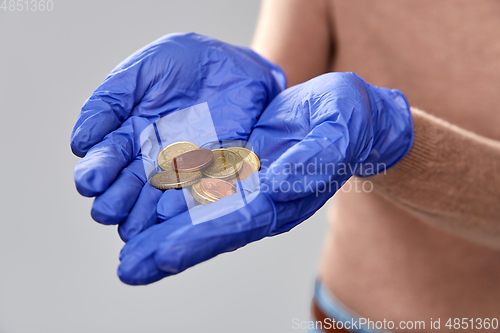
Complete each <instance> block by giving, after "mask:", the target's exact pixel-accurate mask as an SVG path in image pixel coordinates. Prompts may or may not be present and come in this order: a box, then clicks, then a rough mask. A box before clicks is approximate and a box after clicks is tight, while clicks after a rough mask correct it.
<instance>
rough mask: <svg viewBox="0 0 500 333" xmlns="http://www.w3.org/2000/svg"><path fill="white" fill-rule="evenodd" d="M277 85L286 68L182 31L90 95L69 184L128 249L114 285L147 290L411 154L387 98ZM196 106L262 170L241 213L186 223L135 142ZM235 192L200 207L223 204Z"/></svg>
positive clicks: (325, 85) (355, 82)
mask: <svg viewBox="0 0 500 333" xmlns="http://www.w3.org/2000/svg"><path fill="white" fill-rule="evenodd" d="M285 88H286V78H285V74H284V72H283V71H282V70H281V69H280V68H279V67H278V66H276V65H274V64H272V63H270V62H269V61H267V60H266V59H264V58H262V57H261V56H259V55H257V54H256V53H254V52H253V51H251V50H250V49H248V48H244V47H239V46H234V45H230V44H227V43H223V42H220V41H218V40H215V39H212V38H209V37H205V36H201V35H197V34H194V33H190V34H170V35H167V36H164V37H162V38H160V39H158V40H156V41H155V42H153V43H151V44H149V45H147V46H146V47H144V48H142V49H140V50H138V51H137V52H135V53H134V54H132V55H131V56H130V57H128V58H127V59H125V60H124V61H123V62H122V63H121V64H119V65H118V66H117V67H116V68H115V69H114V70H113V71H112V72H111V73H110V74H109V75H108V76H107V77H106V79H105V80H104V82H103V83H102V84H101V86H99V87H98V88H97V89H96V90H95V91H94V93H93V94H92V96H91V97H90V98H89V99H88V100H87V101H86V102H85V104H84V106H83V107H82V111H81V113H80V115H79V118H78V120H77V122H76V125H75V127H74V130H73V132H72V135H71V149H72V151H73V153H74V154H75V155H77V156H79V157H82V159H81V160H80V161H79V163H78V164H77V165H76V167H75V171H74V177H75V183H76V188H77V190H78V192H79V193H80V194H82V195H83V196H86V197H95V200H94V203H93V206H92V212H91V214H92V217H93V218H94V219H95V220H96V221H97V222H100V223H103V224H110V225H111V224H113V225H118V232H119V234H120V237H121V238H122V239H123V240H124V241H125V242H126V244H125V246H124V247H123V249H122V251H121V253H120V261H121V263H120V266H119V268H118V276H119V278H120V279H121V280H122V281H123V282H124V283H127V284H131V285H142V284H148V283H152V282H155V281H157V280H159V279H162V278H163V277H166V276H169V275H173V274H177V273H179V272H182V271H183V270H185V269H187V268H189V267H191V266H193V265H196V264H198V263H200V262H202V261H205V260H208V259H210V258H212V257H214V256H216V255H218V254H220V253H224V252H229V251H234V250H236V249H237V248H239V247H242V246H244V245H246V244H248V243H250V242H253V241H256V240H259V239H261V238H263V237H267V236H273V235H277V234H280V233H282V232H286V231H288V230H290V229H291V228H293V227H294V226H296V225H298V224H299V223H301V222H302V221H304V220H306V219H307V218H309V217H310V216H311V215H313V214H314V213H315V212H316V211H317V210H318V209H319V208H320V207H321V206H323V205H324V204H325V202H326V201H327V200H328V199H329V198H330V197H331V196H332V195H334V194H335V192H336V191H337V190H338V189H339V188H340V186H342V184H343V183H345V182H346V181H347V180H348V179H349V178H350V177H351V176H352V175H357V176H370V175H373V174H376V173H377V172H379V171H380V166H381V165H382V166H384V167H385V168H389V167H391V166H393V165H394V164H396V163H398V162H399V161H400V160H401V159H402V158H403V157H404V156H405V155H406V154H407V153H408V151H409V150H410V148H411V145H412V142H413V126H412V118H411V114H410V110H409V106H408V103H407V102H406V99H405V97H404V95H403V94H402V93H401V92H399V91H397V90H389V89H386V88H379V87H375V86H372V85H370V84H368V83H366V82H364V81H363V80H362V79H361V78H360V77H359V76H357V75H356V74H353V73H328V74H324V75H321V76H318V77H316V78H314V79H312V80H309V81H307V82H304V83H302V84H299V85H296V86H293V87H291V88H288V89H285ZM200 103H208V108H209V110H210V116H211V118H212V121H213V124H214V127H215V130H216V132H217V135H218V138H219V140H244V141H248V142H249V143H250V144H251V145H252V147H253V149H254V151H255V152H256V153H257V155H258V156H259V157H260V158H261V161H262V169H261V171H259V173H258V180H259V181H258V182H257V185H255V182H254V184H253V187H252V185H249V186H246V187H245V186H242V187H243V188H246V190H249V189H250V190H249V192H248V193H249V194H248V195H249V198H251V200H248V202H247V203H246V205H244V206H243V207H241V208H239V209H236V210H234V211H231V212H229V213H227V214H225V215H223V216H217V215H214V216H215V217H214V218H213V219H211V220H209V221H207V222H204V223H200V224H193V223H192V220H191V217H190V214H189V212H188V211H187V205H186V201H185V198H184V195H183V192H182V191H179V190H167V191H165V192H162V191H160V190H157V189H155V188H153V187H152V186H151V185H150V184H149V183H148V181H147V175H146V174H145V171H144V166H143V161H142V156H141V143H140V135H141V133H142V132H143V131H144V129H145V128H147V127H148V126H150V125H151V124H153V123H155V122H156V121H157V120H159V119H160V118H162V117H163V116H165V115H167V114H170V113H172V112H175V111H177V110H181V109H184V108H186V107H190V106H193V105H196V104H200ZM309 165H314V166H315V168H316V169H315V171H311V170H310V169H311V168H309V169H308V168H307V166H309ZM298 166H301V167H298ZM304 166H306V167H304ZM318 166H319V167H321V168H322V171H321V172H318V171H317V170H318V169H317V168H318ZM323 166H324V167H325V168H323ZM253 179H255V177H253ZM245 183H246V182H245ZM241 185H242V184H241ZM284 185H286V186H284ZM235 196H236V195H233V196H229V197H226V198H224V199H222V200H220V201H218V202H216V203H215V204H211V205H209V206H205V207H202V208H201V209H207V210H210V209H211V208H210V206H212V205H216V204H218V203H219V202H223V201H224V202H223V204H224V205H225V206H228V205H229V206H230V205H231V204H232V200H236V199H234V198H233V197H235Z"/></svg>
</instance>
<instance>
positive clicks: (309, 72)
mask: <svg viewBox="0 0 500 333" xmlns="http://www.w3.org/2000/svg"><path fill="white" fill-rule="evenodd" d="M329 12H330V11H329V1H327V0H315V1H303V0H263V1H262V5H261V10H260V15H259V21H258V24H257V28H256V30H255V35H254V38H253V42H252V49H253V50H254V51H256V52H257V53H259V54H260V55H262V56H263V57H265V58H267V59H269V60H271V61H272V62H274V63H276V64H278V65H279V66H280V67H281V68H283V70H284V71H285V73H286V75H287V79H288V85H289V86H293V85H295V84H297V83H300V82H304V81H307V80H309V79H312V78H313V77H315V76H318V75H321V74H324V73H326V72H328V71H329V65H330V63H331V61H332V59H333V52H334V46H335V43H334V38H333V35H332V30H331V27H330V22H329V16H328V15H329Z"/></svg>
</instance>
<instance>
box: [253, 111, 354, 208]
mask: <svg viewBox="0 0 500 333" xmlns="http://www.w3.org/2000/svg"><path fill="white" fill-rule="evenodd" d="M350 149H351V148H350V147H349V130H348V129H347V128H346V127H345V126H344V125H343V124H342V123H337V122H333V121H326V122H323V123H321V124H320V125H318V126H316V127H315V128H313V129H312V131H311V132H309V134H308V135H307V136H306V137H305V138H304V139H302V140H301V141H300V142H298V143H297V144H296V145H294V146H292V147H290V148H288V149H287V150H286V151H285V152H284V153H283V154H282V155H281V156H280V157H279V158H278V159H277V160H276V161H274V162H272V163H271V165H269V167H268V168H267V169H266V170H263V171H261V172H260V176H261V182H262V185H261V189H262V191H264V192H266V193H268V194H269V195H270V196H271V197H272V198H273V200H275V201H283V202H284V201H292V200H295V199H298V198H302V197H306V196H308V195H310V194H312V193H315V192H317V191H323V190H324V189H325V188H327V189H328V185H329V184H330V183H332V182H335V181H338V178H339V175H340V176H342V175H343V174H348V176H349V177H350V175H352V173H353V172H354V171H355V170H351V168H355V166H354V165H353V166H351V165H350V164H348V163H347V162H349V161H350V160H349V156H350ZM335 191H336V189H335Z"/></svg>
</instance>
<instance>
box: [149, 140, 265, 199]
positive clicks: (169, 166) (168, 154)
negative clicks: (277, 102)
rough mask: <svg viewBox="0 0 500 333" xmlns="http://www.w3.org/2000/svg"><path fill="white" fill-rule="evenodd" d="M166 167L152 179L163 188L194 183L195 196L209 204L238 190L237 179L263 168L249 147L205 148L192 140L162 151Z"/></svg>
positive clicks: (160, 157) (162, 164)
mask: <svg viewBox="0 0 500 333" xmlns="http://www.w3.org/2000/svg"><path fill="white" fill-rule="evenodd" d="M158 166H159V167H160V168H161V170H163V171H162V172H159V173H157V174H156V175H154V176H153V177H151V179H150V180H149V182H150V184H151V185H152V186H153V187H155V188H157V189H159V190H168V189H180V188H183V187H188V186H191V189H190V191H191V195H192V196H193V198H194V199H195V200H196V201H198V202H199V203H201V204H203V205H208V204H210V203H212V202H215V201H217V200H219V199H222V198H224V197H226V196H228V195H231V194H234V193H236V187H235V186H234V185H233V182H234V181H236V180H241V181H243V180H245V179H246V178H247V177H248V176H249V175H250V174H251V173H253V172H255V171H258V170H259V169H260V160H259V158H258V157H257V155H255V153H254V152H252V151H251V150H249V149H246V148H242V147H231V148H222V149H212V150H210V149H204V148H200V147H198V146H197V145H196V144H194V143H192V142H188V141H180V142H175V143H172V144H171V145H169V146H167V147H166V148H164V149H163V150H162V151H161V152H160V154H158Z"/></svg>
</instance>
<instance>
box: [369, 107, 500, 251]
mask: <svg viewBox="0 0 500 333" xmlns="http://www.w3.org/2000/svg"><path fill="white" fill-rule="evenodd" d="M412 116H413V122H414V128H415V139H414V144H413V147H412V149H411V150H410V152H409V153H408V155H407V156H406V157H405V158H404V159H403V160H402V161H401V162H400V163H398V164H397V165H396V166H394V167H393V168H391V169H389V170H387V171H386V173H385V174H379V175H377V176H374V177H371V178H368V180H370V181H372V182H373V184H374V188H375V190H377V191H379V192H381V193H383V194H384V195H385V196H387V197H388V198H390V199H391V200H393V201H395V202H398V203H399V204H401V205H403V206H405V207H406V208H407V209H409V210H410V211H412V212H413V213H414V214H416V215H417V216H419V217H420V218H421V219H422V220H423V221H426V222H428V223H431V224H432V225H434V226H436V227H438V228H441V229H444V230H447V231H448V232H451V233H454V234H457V235H460V236H462V237H465V238H466V239H469V240H472V241H475V242H478V243H480V244H483V245H487V246H489V247H493V248H496V249H500V142H498V141H495V140H491V139H487V138H484V137H482V136H479V135H476V134H474V133H472V132H469V131H466V130H463V129H461V128H459V127H457V126H453V125H451V124H449V123H447V122H445V121H443V120H441V119H438V118H436V117H433V116H431V115H429V114H427V113H425V112H423V111H420V110H418V109H415V108H412Z"/></svg>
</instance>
